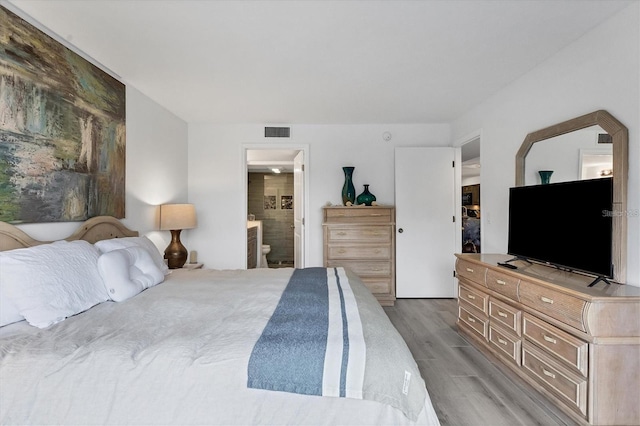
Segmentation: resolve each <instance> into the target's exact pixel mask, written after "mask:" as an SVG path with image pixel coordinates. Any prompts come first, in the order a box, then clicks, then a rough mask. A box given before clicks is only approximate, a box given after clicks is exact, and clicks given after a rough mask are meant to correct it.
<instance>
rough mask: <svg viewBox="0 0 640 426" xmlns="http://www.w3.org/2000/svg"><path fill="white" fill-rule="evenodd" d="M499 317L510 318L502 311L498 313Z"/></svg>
mask: <svg viewBox="0 0 640 426" xmlns="http://www.w3.org/2000/svg"><path fill="white" fill-rule="evenodd" d="M498 315H499V316H501V317H502V318H506V317H508V316H509V315H507V314H505V313H504V312H502V311H498Z"/></svg>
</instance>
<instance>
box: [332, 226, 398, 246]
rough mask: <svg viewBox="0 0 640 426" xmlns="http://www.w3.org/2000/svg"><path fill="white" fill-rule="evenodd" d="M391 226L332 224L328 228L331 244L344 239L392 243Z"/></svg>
mask: <svg viewBox="0 0 640 426" xmlns="http://www.w3.org/2000/svg"><path fill="white" fill-rule="evenodd" d="M391 231H392V230H391V227H390V226H382V225H381V226H351V227H349V228H346V227H344V228H343V227H340V226H331V227H329V228H328V229H327V242H328V243H329V244H332V243H335V242H344V241H358V242H360V243H390V242H391V235H392V232H391Z"/></svg>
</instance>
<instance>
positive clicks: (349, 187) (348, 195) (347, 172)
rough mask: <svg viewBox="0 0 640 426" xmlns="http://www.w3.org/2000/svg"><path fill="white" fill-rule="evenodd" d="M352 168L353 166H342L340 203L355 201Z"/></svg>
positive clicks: (345, 203)
mask: <svg viewBox="0 0 640 426" xmlns="http://www.w3.org/2000/svg"><path fill="white" fill-rule="evenodd" d="M353 169H355V167H343V168H342V171H344V185H342V204H343V205H345V206H346V205H347V203H348V202H349V203H351V204H353V203H354V202H355V201H356V188H355V187H354V186H353Z"/></svg>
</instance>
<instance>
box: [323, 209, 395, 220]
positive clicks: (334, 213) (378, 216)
mask: <svg viewBox="0 0 640 426" xmlns="http://www.w3.org/2000/svg"><path fill="white" fill-rule="evenodd" d="M324 212H325V217H324V221H325V222H327V223H389V222H393V220H392V219H393V218H392V209H389V208H376V207H345V208H342V207H338V208H327V209H324Z"/></svg>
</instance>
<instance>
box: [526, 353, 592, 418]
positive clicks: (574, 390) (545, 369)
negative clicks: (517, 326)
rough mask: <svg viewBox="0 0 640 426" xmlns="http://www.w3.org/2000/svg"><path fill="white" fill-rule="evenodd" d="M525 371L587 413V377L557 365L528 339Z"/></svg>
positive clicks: (570, 405) (561, 397) (567, 403)
mask: <svg viewBox="0 0 640 426" xmlns="http://www.w3.org/2000/svg"><path fill="white" fill-rule="evenodd" d="M522 366H523V368H524V369H525V372H526V373H527V374H528V375H529V376H531V377H533V378H534V380H536V381H537V382H538V383H540V384H541V385H542V386H543V387H544V388H545V389H547V390H548V391H549V392H551V393H553V394H554V395H556V397H558V398H559V399H561V400H563V401H564V402H565V404H566V405H567V406H569V407H571V408H572V409H574V410H576V411H578V412H579V413H580V414H582V415H583V416H586V414H587V379H585V378H584V377H581V376H578V375H577V374H574V373H571V372H570V371H568V370H565V369H563V368H562V367H560V366H559V365H557V364H556V363H555V362H554V361H553V360H552V359H551V358H550V357H549V356H548V355H545V354H544V352H542V351H541V350H539V349H536V348H535V346H533V345H532V344H531V343H529V342H527V341H526V340H525V341H524V343H523V347H522Z"/></svg>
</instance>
